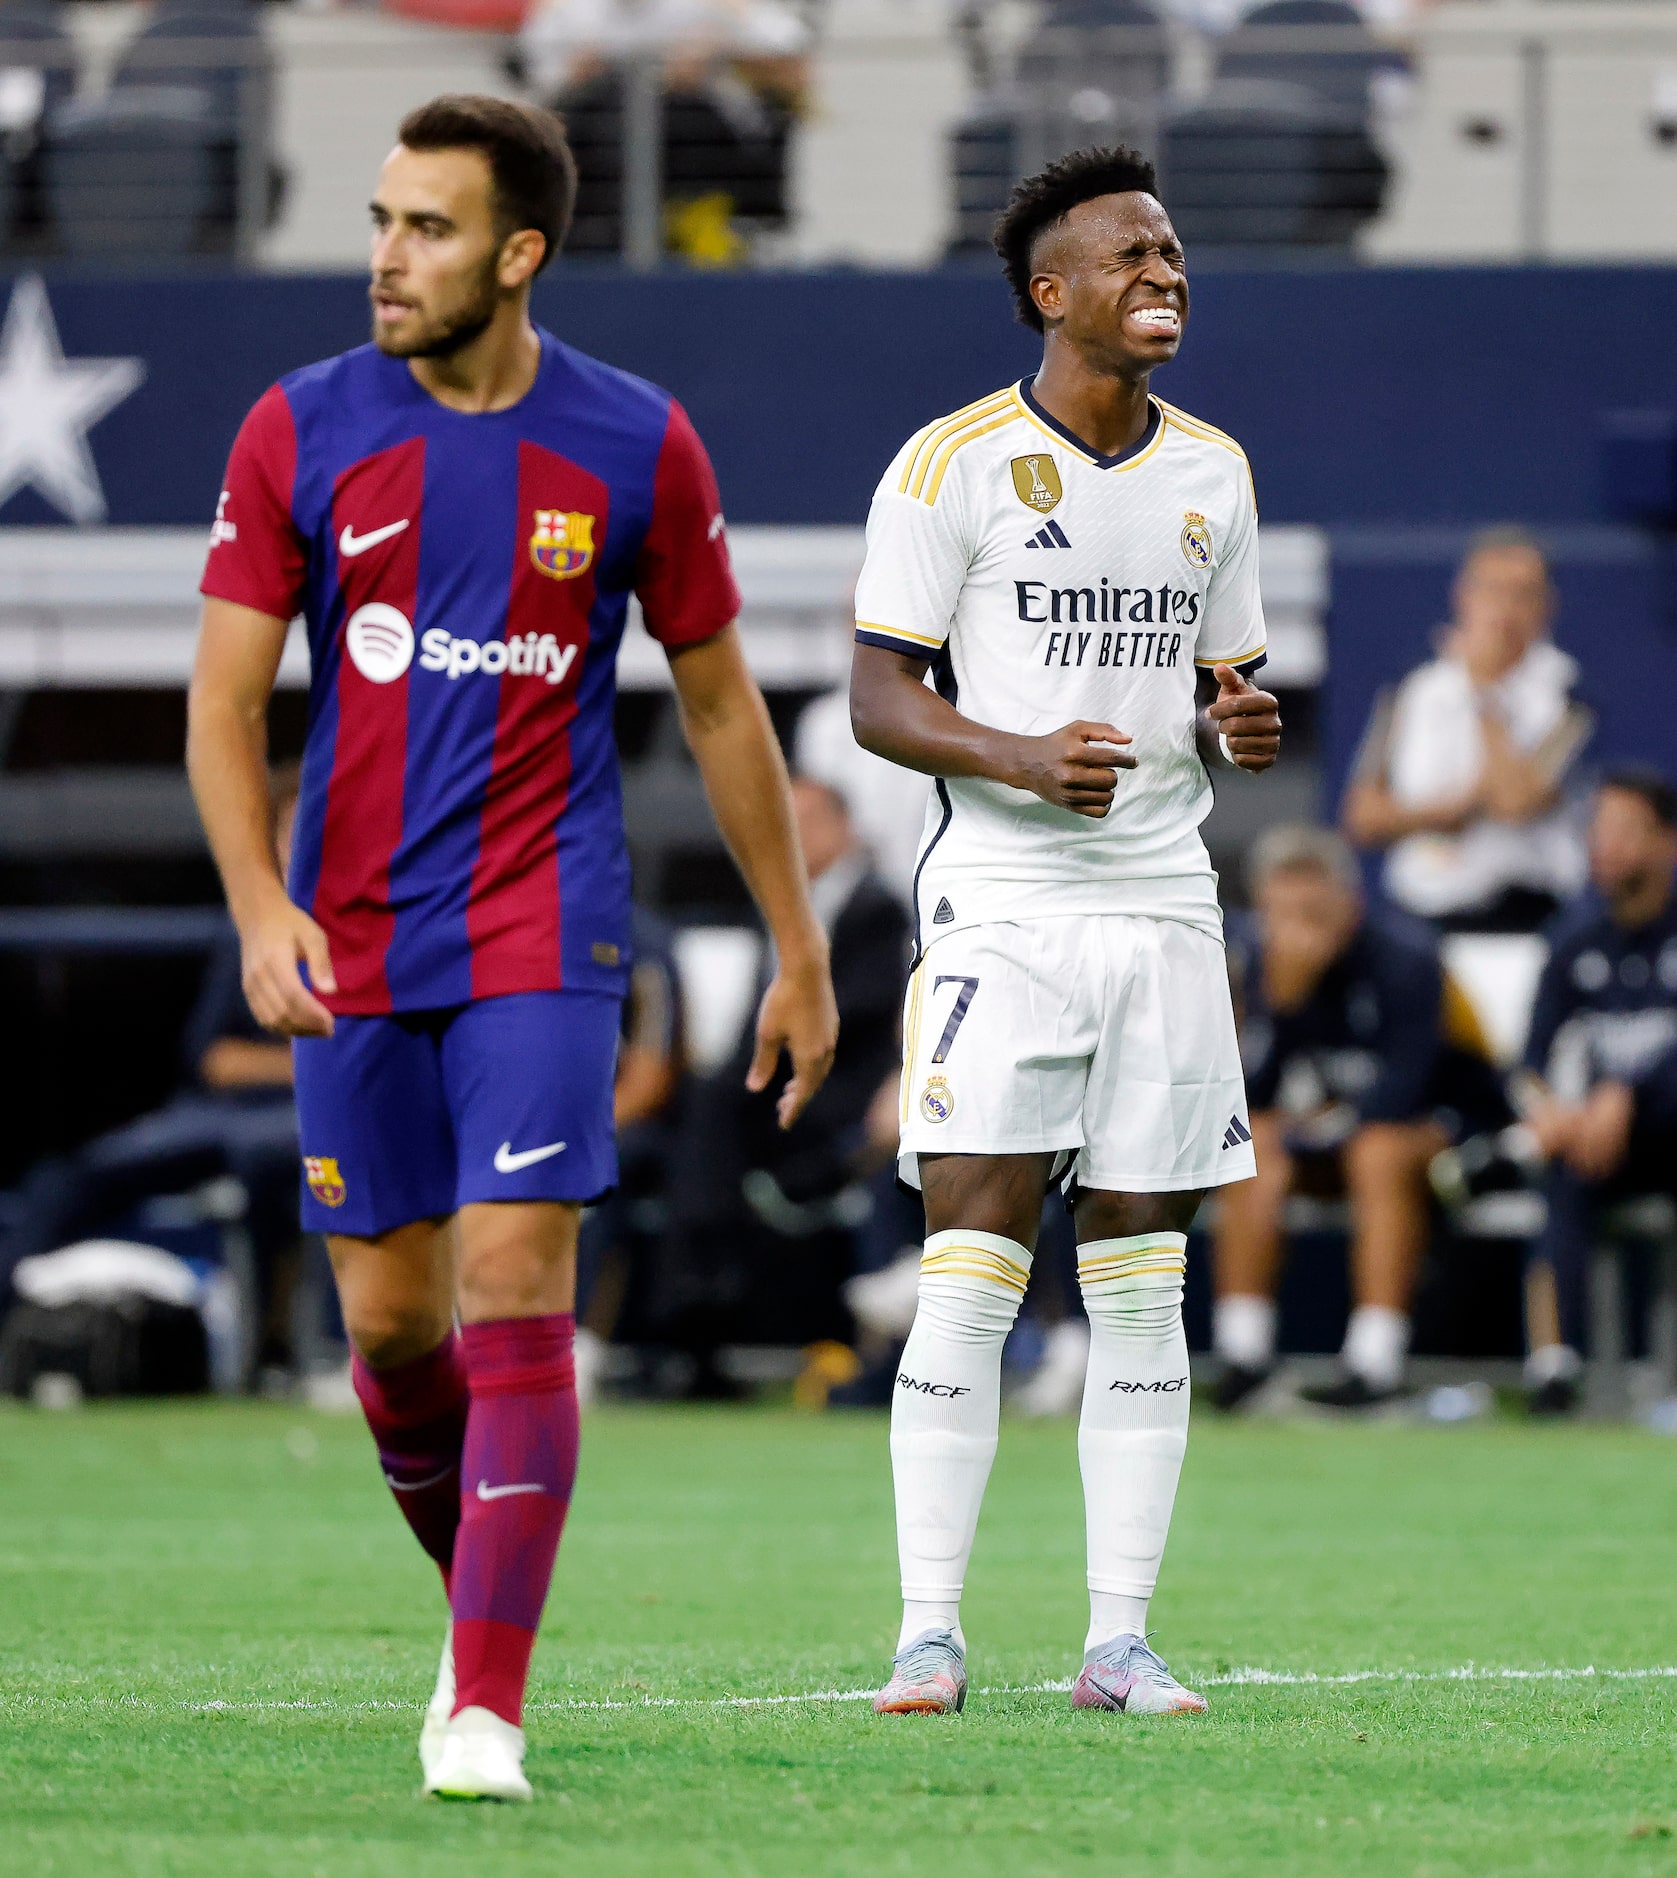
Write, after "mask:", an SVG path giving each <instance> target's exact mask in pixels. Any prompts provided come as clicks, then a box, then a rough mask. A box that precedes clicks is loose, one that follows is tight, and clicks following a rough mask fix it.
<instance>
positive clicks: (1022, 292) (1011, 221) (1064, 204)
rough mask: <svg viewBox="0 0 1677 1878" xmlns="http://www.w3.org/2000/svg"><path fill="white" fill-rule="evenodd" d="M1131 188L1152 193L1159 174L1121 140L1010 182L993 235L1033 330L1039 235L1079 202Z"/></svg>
mask: <svg viewBox="0 0 1677 1878" xmlns="http://www.w3.org/2000/svg"><path fill="white" fill-rule="evenodd" d="M1133 190H1140V191H1142V192H1143V193H1144V194H1146V195H1149V196H1156V195H1157V194H1158V193H1159V178H1158V175H1157V173H1156V172H1155V170H1154V168H1153V165H1152V164H1151V163H1149V162H1148V160H1147V159H1146V157H1144V156H1143V155H1142V154H1141V152H1140V151H1139V150H1131V149H1130V148H1129V147H1128V146H1127V145H1125V144H1117V145H1115V146H1114V147H1113V148H1112V149H1110V150H1101V149H1091V150H1074V151H1072V153H1071V155H1070V156H1063V157H1061V158H1060V159H1059V161H1058V162H1057V163H1050V164H1049V166H1048V167H1047V169H1045V170H1042V171H1039V172H1038V174H1037V175H1035V176H1027V177H1026V178H1025V180H1024V181H1023V182H1021V183H1016V184H1015V185H1014V189H1013V194H1012V195H1011V196H1009V197H1008V199H1007V207H1006V208H1005V209H1003V211H1002V213H1001V219H1000V220H999V221H998V222H997V223H996V232H995V234H994V235H992V236H991V240H992V241H993V242H994V244H995V249H996V252H997V254H999V255H1000V256H1001V258H1002V271H1003V272H1004V273H1005V274H1006V275H1007V284H1008V286H1009V287H1011V288H1012V289H1013V306H1014V311H1015V312H1016V313H1017V314H1018V315H1019V319H1020V321H1021V323H1022V324H1024V325H1026V326H1028V327H1030V329H1031V331H1032V332H1037V333H1040V332H1041V331H1042V330H1043V327H1042V315H1041V313H1039V312H1038V311H1037V304H1036V302H1035V301H1034V300H1033V299H1032V298H1031V250H1032V249H1033V248H1034V247H1035V246H1036V238H1037V236H1038V235H1040V234H1041V233H1042V231H1043V230H1044V229H1045V228H1048V227H1051V226H1052V225H1053V224H1054V223H1055V222H1057V221H1059V220H1060V218H1061V217H1062V216H1064V215H1066V214H1068V213H1069V212H1070V211H1071V210H1072V209H1075V208H1076V207H1077V205H1078V203H1080V202H1089V201H1092V200H1093V199H1094V198H1095V197H1096V196H1120V195H1127V194H1129V193H1130V192H1131V191H1133Z"/></svg>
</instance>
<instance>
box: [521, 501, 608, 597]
mask: <svg viewBox="0 0 1677 1878" xmlns="http://www.w3.org/2000/svg"><path fill="white" fill-rule="evenodd" d="M530 559H531V560H532V561H533V562H534V563H535V564H536V567H537V569H538V570H539V571H540V572H541V573H543V574H546V575H547V576H548V578H549V579H551V580H575V579H576V577H577V575H578V574H583V573H586V572H587V571H588V569H589V567H590V566H592V564H593V560H594V517H593V516H592V515H580V514H578V513H576V512H575V511H574V510H571V509H537V510H536V526H535V532H534V533H533V534H532V535H531V536H530Z"/></svg>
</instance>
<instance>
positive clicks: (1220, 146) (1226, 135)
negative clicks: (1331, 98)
mask: <svg viewBox="0 0 1677 1878" xmlns="http://www.w3.org/2000/svg"><path fill="white" fill-rule="evenodd" d="M1159 158H1160V168H1161V171H1162V173H1163V180H1164V187H1165V189H1166V191H1167V192H1168V196H1169V200H1170V205H1171V214H1172V217H1173V219H1174V220H1175V223H1176V227H1177V232H1178V233H1179V234H1180V235H1181V237H1182V239H1183V241H1184V242H1186V243H1188V244H1190V245H1193V244H1195V243H1198V244H1199V245H1200V246H1202V247H1219V248H1254V247H1263V248H1277V247H1283V248H1290V247H1343V246H1346V245H1348V244H1349V243H1350V240H1351V238H1352V236H1353V235H1354V234H1355V232H1356V230H1357V229H1358V228H1359V227H1361V225H1362V224H1363V223H1364V222H1365V221H1367V220H1368V219H1369V218H1370V217H1371V216H1373V215H1375V214H1377V213H1378V212H1379V208H1380V204H1381V201H1382V199H1383V196H1384V193H1385V187H1386V164H1385V161H1384V159H1383V158H1382V157H1381V155H1380V153H1379V151H1378V150H1376V149H1375V147H1374V144H1373V143H1372V141H1371V140H1370V138H1369V135H1368V132H1367V130H1366V129H1365V127H1364V125H1363V123H1362V121H1361V119H1360V118H1359V117H1358V116H1357V115H1356V114H1355V113H1354V112H1348V111H1346V110H1345V109H1343V108H1342V107H1340V106H1337V105H1334V104H1330V103H1328V102H1326V101H1325V100H1323V99H1321V98H1319V97H1318V96H1317V95H1316V94H1315V93H1313V92H1311V91H1308V90H1306V89H1305V87H1304V86H1302V85H1296V84H1285V83H1282V82H1280V81H1278V80H1273V79H1229V80H1224V81H1222V82H1220V83H1218V84H1217V85H1215V86H1213V87H1212V89H1211V91H1210V92H1209V93H1208V94H1207V95H1206V96H1205V97H1204V98H1202V99H1200V100H1199V101H1198V102H1197V103H1194V104H1187V105H1176V106H1172V107H1171V108H1170V109H1168V110H1167V112H1166V114H1165V120H1164V126H1163V130H1162V133H1161V136H1160V145H1159Z"/></svg>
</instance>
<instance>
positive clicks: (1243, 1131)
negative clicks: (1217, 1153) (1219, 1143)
mask: <svg viewBox="0 0 1677 1878" xmlns="http://www.w3.org/2000/svg"><path fill="white" fill-rule="evenodd" d="M1251 1139H1252V1131H1251V1129H1250V1128H1248V1127H1247V1126H1246V1124H1245V1123H1244V1122H1243V1121H1242V1120H1241V1119H1240V1117H1239V1116H1238V1115H1231V1116H1230V1117H1229V1125H1228V1127H1227V1128H1226V1129H1224V1131H1223V1146H1224V1147H1225V1148H1238V1147H1239V1146H1240V1144H1241V1143H1242V1142H1243V1141H1250V1140H1251Z"/></svg>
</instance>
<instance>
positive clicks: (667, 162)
mask: <svg viewBox="0 0 1677 1878" xmlns="http://www.w3.org/2000/svg"><path fill="white" fill-rule="evenodd" d="M808 44H809V31H808V29H807V27H806V26H805V25H804V23H803V20H802V19H801V18H800V17H799V15H798V14H797V12H796V11H795V10H794V9H793V8H792V7H790V6H787V5H784V4H781V3H780V0H547V3H546V4H543V5H539V6H538V7H537V8H536V9H535V10H534V11H533V12H532V13H531V15H530V17H529V20H528V22H527V24H526V26H525V29H524V35H523V41H522V61H523V65H524V69H525V74H526V77H527V79H528V82H529V83H530V85H531V87H532V89H533V90H534V91H535V92H536V94H537V96H538V97H540V98H542V99H543V100H544V101H546V102H547V103H549V104H551V105H552V107H553V108H554V109H555V110H556V111H558V112H559V113H560V114H561V115H562V116H563V117H564V119H565V122H566V127H567V131H568V134H569V139H570V143H571V147H572V149H573V151H574V152H575V154H576V160H577V171H578V194H577V205H576V215H575V218H574V220H573V223H572V229H571V234H570V238H569V240H568V242H567V244H566V245H567V248H568V249H569V250H570V251H571V252H573V253H602V252H615V251H617V250H618V249H620V248H621V247H622V246H623V240H624V228H623V215H624V205H623V175H624V150H623V136H624V111H625V85H624V72H625V70H626V68H627V66H628V65H629V64H631V63H634V62H639V61H643V60H653V61H656V62H657V64H658V66H659V71H660V85H661V90H662V107H661V153H660V173H661V176H662V179H663V201H664V223H665V226H664V238H665V243H666V246H667V247H668V248H669V249H670V250H671V251H672V252H674V253H677V254H680V255H682V256H684V257H685V258H686V259H687V260H689V261H691V262H693V263H694V264H695V265H700V266H731V265H737V264H738V263H739V262H741V261H743V260H744V259H745V258H746V256H747V253H748V251H749V245H750V243H749V238H748V237H749V233H750V232H751V231H757V230H762V229H766V228H771V227H779V226H781V225H782V224H783V223H784V221H785V219H786V170H787V139H788V136H789V134H790V129H791V124H792V121H793V119H794V118H795V117H796V116H797V115H798V114H799V112H800V111H801V110H802V108H803V105H804V100H805V96H806V93H807V89H808V79H809V74H808V66H807V63H806V60H805V58H804V54H805V51H806V50H807V47H808Z"/></svg>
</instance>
